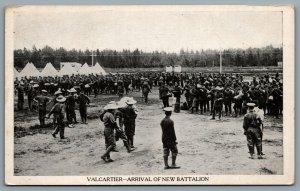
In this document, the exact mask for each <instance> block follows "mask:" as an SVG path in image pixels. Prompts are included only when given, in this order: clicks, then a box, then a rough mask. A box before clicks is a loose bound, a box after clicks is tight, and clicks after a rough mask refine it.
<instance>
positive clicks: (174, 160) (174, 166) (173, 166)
mask: <svg viewBox="0 0 300 191" xmlns="http://www.w3.org/2000/svg"><path fill="white" fill-rule="evenodd" d="M171 168H172V169H178V168H180V166H177V165H176V156H172V166H171Z"/></svg>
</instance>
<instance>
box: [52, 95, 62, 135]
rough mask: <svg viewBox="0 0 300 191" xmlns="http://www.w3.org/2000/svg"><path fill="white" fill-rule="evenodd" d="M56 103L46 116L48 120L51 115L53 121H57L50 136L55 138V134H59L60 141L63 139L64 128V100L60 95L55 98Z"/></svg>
mask: <svg viewBox="0 0 300 191" xmlns="http://www.w3.org/2000/svg"><path fill="white" fill-rule="evenodd" d="M56 101H57V103H56V104H55V105H54V106H53V107H52V109H51V111H50V113H49V114H48V119H49V118H50V116H51V115H52V114H53V116H54V119H55V120H56V121H57V126H56V128H55V130H54V132H53V133H52V136H53V137H54V138H56V134H57V133H58V132H59V136H60V139H65V136H64V134H65V126H64V117H65V105H64V102H65V101H66V98H65V97H64V96H62V95H60V96H58V97H57V98H56Z"/></svg>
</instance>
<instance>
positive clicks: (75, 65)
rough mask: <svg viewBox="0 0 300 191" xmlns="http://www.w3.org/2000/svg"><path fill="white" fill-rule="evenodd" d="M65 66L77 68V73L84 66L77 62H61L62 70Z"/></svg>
mask: <svg viewBox="0 0 300 191" xmlns="http://www.w3.org/2000/svg"><path fill="white" fill-rule="evenodd" d="M65 65H71V66H72V67H73V68H75V70H76V71H78V70H79V68H81V66H82V64H80V63H77V62H61V63H60V69H62V67H64V66H65Z"/></svg>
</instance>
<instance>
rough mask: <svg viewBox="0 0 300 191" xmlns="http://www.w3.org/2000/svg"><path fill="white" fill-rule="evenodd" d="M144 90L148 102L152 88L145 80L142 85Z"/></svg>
mask: <svg viewBox="0 0 300 191" xmlns="http://www.w3.org/2000/svg"><path fill="white" fill-rule="evenodd" d="M142 92H143V95H144V99H145V103H148V94H149V92H151V89H150V86H149V83H148V82H147V81H145V82H144V83H143V85H142Z"/></svg>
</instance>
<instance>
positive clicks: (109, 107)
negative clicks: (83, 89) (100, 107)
mask: <svg viewBox="0 0 300 191" xmlns="http://www.w3.org/2000/svg"><path fill="white" fill-rule="evenodd" d="M104 109H105V110H110V109H118V106H117V105H116V104H113V103H109V104H107V105H106V106H105V107H104Z"/></svg>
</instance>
